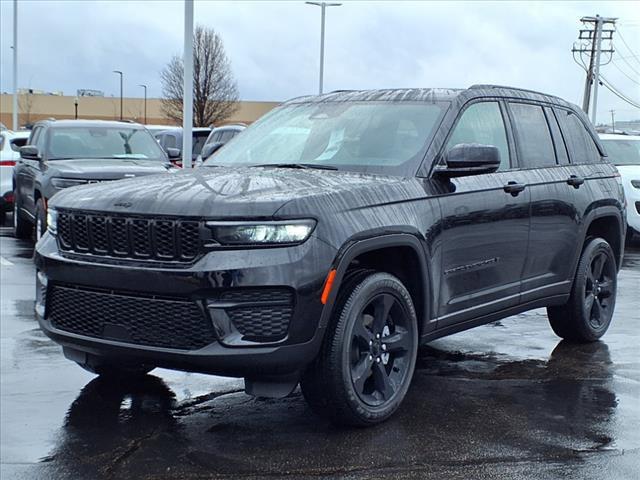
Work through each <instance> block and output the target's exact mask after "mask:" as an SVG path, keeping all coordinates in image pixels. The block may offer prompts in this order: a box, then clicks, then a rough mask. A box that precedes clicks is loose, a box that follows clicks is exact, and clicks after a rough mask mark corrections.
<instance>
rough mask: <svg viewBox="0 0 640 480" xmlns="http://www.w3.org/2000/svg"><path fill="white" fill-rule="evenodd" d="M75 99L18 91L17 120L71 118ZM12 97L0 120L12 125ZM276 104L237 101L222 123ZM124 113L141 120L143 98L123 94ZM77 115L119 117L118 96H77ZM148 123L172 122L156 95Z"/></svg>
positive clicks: (248, 118)
mask: <svg viewBox="0 0 640 480" xmlns="http://www.w3.org/2000/svg"><path fill="white" fill-rule="evenodd" d="M75 99H76V97H72V96H63V95H43V94H38V93H34V94H27V95H24V94H23V95H18V112H19V113H18V124H19V125H25V124H27V123H33V122H36V121H38V120H41V119H43V118H57V119H62V118H74V117H75V105H74V103H75ZM12 104H13V97H12V95H9V94H2V95H0V122H2V123H4V124H5V125H6V126H7V127H8V128H11V125H12ZM277 105H278V102H245V101H241V102H240V108H239V109H238V110H237V111H236V113H234V114H233V115H232V116H231V117H229V118H228V119H227V120H225V122H224V123H236V122H242V123H247V124H249V123H252V122H254V121H256V120H257V119H258V118H260V117H261V116H262V115H264V114H265V113H267V112H268V111H269V110H271V109H272V108H274V107H275V106H277ZM123 116H124V118H125V119H127V120H134V121H137V122H141V123H144V99H142V98H124V99H123ZM78 118H84V119H98V120H118V119H119V118H120V97H78ZM146 123H147V124H150V125H156V124H160V125H171V124H172V123H173V122H172V121H170V120H169V119H167V118H164V117H163V115H162V112H161V110H160V99H159V98H148V99H147V122H146Z"/></svg>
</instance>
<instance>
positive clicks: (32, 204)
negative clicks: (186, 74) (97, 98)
mask: <svg viewBox="0 0 640 480" xmlns="http://www.w3.org/2000/svg"><path fill="white" fill-rule="evenodd" d="M178 154H179V153H178V152H177V151H176V152H173V155H174V156H176V155H178ZM172 168H173V167H172V166H171V163H170V162H169V159H168V158H167V154H166V153H165V152H164V151H163V150H162V149H161V148H160V147H159V146H158V144H157V142H156V141H155V140H154V139H153V137H152V136H151V134H150V133H149V132H148V131H147V130H145V129H144V127H143V126H142V125H138V124H132V123H127V122H107V121H101V120H57V121H56V120H44V121H41V122H38V123H36V124H35V125H34V127H33V130H32V131H31V135H30V136H29V140H28V141H27V145H26V146H24V147H21V148H20V159H19V160H18V162H17V163H16V165H15V167H14V170H13V192H14V203H13V206H14V214H13V226H14V233H15V235H16V237H18V238H27V237H30V236H31V234H32V232H33V228H34V225H35V227H36V228H35V234H36V239H39V238H40V236H41V235H42V234H43V233H44V232H45V230H46V226H47V203H48V201H49V199H50V198H51V197H53V195H54V194H56V193H57V192H59V191H60V190H62V189H65V188H68V187H73V186H76V185H83V184H87V183H97V182H103V181H107V180H120V179H122V178H130V177H139V176H142V175H150V174H154V173H166V172H167V171H168V170H170V169H172Z"/></svg>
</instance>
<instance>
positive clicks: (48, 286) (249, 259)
mask: <svg viewBox="0 0 640 480" xmlns="http://www.w3.org/2000/svg"><path fill="white" fill-rule="evenodd" d="M335 253H336V252H335V250H334V249H333V248H332V247H330V246H328V245H327V244H326V243H324V242H322V241H320V240H318V239H316V238H314V237H312V238H310V239H309V240H308V241H307V242H305V243H304V244H302V245H299V246H295V247H287V248H274V249H268V250H267V249H260V250H254V249H252V250H235V251H216V252H210V253H208V254H207V255H205V256H204V257H202V258H201V259H200V260H199V261H197V262H196V263H195V264H193V265H192V266H190V267H188V268H180V269H178V268H150V267H148V266H147V267H133V266H131V264H128V263H124V262H123V263H122V264H121V265H105V264H100V263H94V262H92V261H86V260H84V261H83V260H78V259H70V258H65V257H64V256H63V255H62V254H61V253H60V251H59V250H58V248H57V244H56V240H55V238H54V237H52V236H51V235H50V234H46V235H45V236H44V237H43V238H42V239H41V241H40V242H38V244H37V246H36V252H35V262H36V267H37V271H38V274H37V280H36V282H37V288H36V292H37V301H36V312H37V314H38V321H39V323H40V327H41V328H42V330H43V331H44V333H45V334H46V335H48V336H49V337H50V338H52V339H53V340H54V341H55V342H57V343H59V344H60V345H62V346H63V347H67V348H68V349H72V350H74V351H76V352H84V353H86V354H91V355H96V356H101V357H107V358H109V359H114V360H115V361H119V362H125V363H131V362H133V363H144V364H148V365H153V366H157V367H164V368H171V369H177V370H185V371H193V372H201V373H210V374H217V375H224V376H234V377H246V376H252V377H255V376H260V375H277V374H286V373H293V372H296V371H299V370H301V369H302V368H304V366H305V365H306V364H308V363H309V362H311V361H312V360H313V358H314V357H315V356H316V354H317V352H318V350H319V348H320V344H321V342H322V338H323V329H321V328H319V325H320V318H321V315H322V313H323V305H322V303H321V302H320V295H321V290H322V287H323V283H324V279H325V276H326V274H327V272H328V270H329V269H330V266H331V263H332V261H333V259H334V256H335ZM56 288H57V289H58V290H65V289H67V290H70V291H73V289H78V290H80V291H82V292H98V293H96V295H98V296H103V297H106V296H109V295H111V294H113V295H114V297H115V299H112V300H110V302H111V303H109V305H115V307H116V308H119V304H118V303H117V302H118V298H124V299H129V298H133V299H136V298H143V299H145V300H144V301H146V302H149V301H151V300H150V299H153V298H167V297H170V298H171V299H177V302H182V303H183V304H187V303H188V304H191V305H192V304H196V305H197V306H198V308H199V309H200V310H201V311H202V321H203V322H209V323H208V326H209V327H211V325H213V331H214V332H215V335H214V337H213V338H212V341H211V342H207V343H206V344H205V345H203V346H202V345H198V346H197V348H193V349H187V348H184V347H180V348H174V347H173V346H172V345H170V346H167V344H170V343H171V342H164V341H162V342H160V343H161V345H157V344H153V342H151V344H150V343H147V344H141V343H140V342H137V341H136V342H132V341H131V340H130V338H128V337H123V338H119V334H120V333H119V332H120V330H122V331H124V330H126V323H127V321H128V319H127V318H125V319H121V318H118V319H116V323H118V324H119V326H118V327H117V328H116V329H115V332H116V333H115V334H109V335H107V334H106V327H105V330H104V332H105V333H104V334H103V333H96V331H95V330H94V331H93V332H92V333H91V332H90V334H89V335H88V334H86V333H87V332H84V331H81V328H80V330H74V329H69V328H68V325H62V326H61V323H59V321H58V320H59V318H60V313H59V312H58V314H57V316H56V314H54V313H55V312H52V308H54V306H53V305H54V304H53V303H52V301H51V292H52V291H53V289H56ZM270 288H273V289H276V288H278V289H286V290H287V291H290V292H292V301H291V315H290V318H289V320H288V325H287V327H286V333H285V334H284V335H279V336H278V337H277V338H267V337H252V336H251V335H247V334H246V333H245V334H243V333H242V332H239V331H238V328H236V326H235V324H234V322H235V320H233V318H234V316H233V315H231V314H229V311H230V310H228V309H233V308H245V309H251V314H250V315H245V316H244V317H243V319H244V320H243V321H244V322H245V327H247V325H246V322H249V321H251V319H252V318H254V315H255V316H257V317H258V318H259V317H260V309H261V308H263V307H262V306H263V305H265V303H260V301H253V298H252V297H251V295H249V296H248V297H247V296H246V295H242V294H243V293H246V292H255V291H256V289H270ZM225 292H233V293H238V292H240V293H242V294H241V295H240V298H242V301H241V302H239V303H230V302H228V301H223V299H224V298H226V297H224V293H225ZM245 297H247V298H245ZM113 302H116V303H113ZM192 302H193V303H192ZM267 304H268V299H267ZM55 308H58V307H55ZM264 308H267V307H264ZM124 310H125V311H130V310H126V309H124ZM103 311H104V309H103ZM134 311H135V310H134ZM153 311H154V312H155V311H156V310H153ZM83 315H84V317H86V318H87V321H88V322H89V321H93V320H95V319H93V318H92V317H93V316H92V313H91V309H90V308H88V309H86V310H85V309H83ZM126 316H128V317H131V318H132V319H133V320H135V321H137V320H136V315H126ZM178 316H179V315H178ZM166 320H167V318H166V317H165V318H164V320H163V321H166ZM75 321H76V323H75V325H78V323H77V322H78V320H75ZM80 321H82V320H80ZM172 321H175V322H180V321H181V319H180V318H174V319H172ZM57 322H58V323H57ZM123 324H125V328H122V325H123ZM139 325H140V324H138V326H137V327H136V328H140V327H139ZM147 325H149V322H147ZM118 328H119V329H120V330H118ZM248 328H249V330H251V325H249V326H248ZM113 331H114V330H113V328H112V330H110V332H113ZM169 331H175V330H169ZM182 331H184V330H182ZM124 333H125V334H126V332H124ZM156 338H157V335H156Z"/></svg>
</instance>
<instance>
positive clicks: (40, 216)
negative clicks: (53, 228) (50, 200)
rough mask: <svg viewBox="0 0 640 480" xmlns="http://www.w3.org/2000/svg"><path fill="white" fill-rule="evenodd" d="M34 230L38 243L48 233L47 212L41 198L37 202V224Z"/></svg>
mask: <svg viewBox="0 0 640 480" xmlns="http://www.w3.org/2000/svg"><path fill="white" fill-rule="evenodd" d="M33 230H34V236H35V241H36V242H37V241H38V240H40V238H41V237H42V235H44V234H45V233H46V231H47V212H46V210H45V207H44V200H42V198H39V199H38V201H37V202H36V224H35V226H34V229H33Z"/></svg>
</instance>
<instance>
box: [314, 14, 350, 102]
mask: <svg viewBox="0 0 640 480" xmlns="http://www.w3.org/2000/svg"><path fill="white" fill-rule="evenodd" d="M305 3H307V4H309V5H315V6H317V7H320V9H321V11H322V14H321V16H320V85H319V87H318V93H319V94H320V95H322V81H323V75H324V18H325V10H326V9H327V7H339V6H340V5H342V4H341V3H328V2H305Z"/></svg>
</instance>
